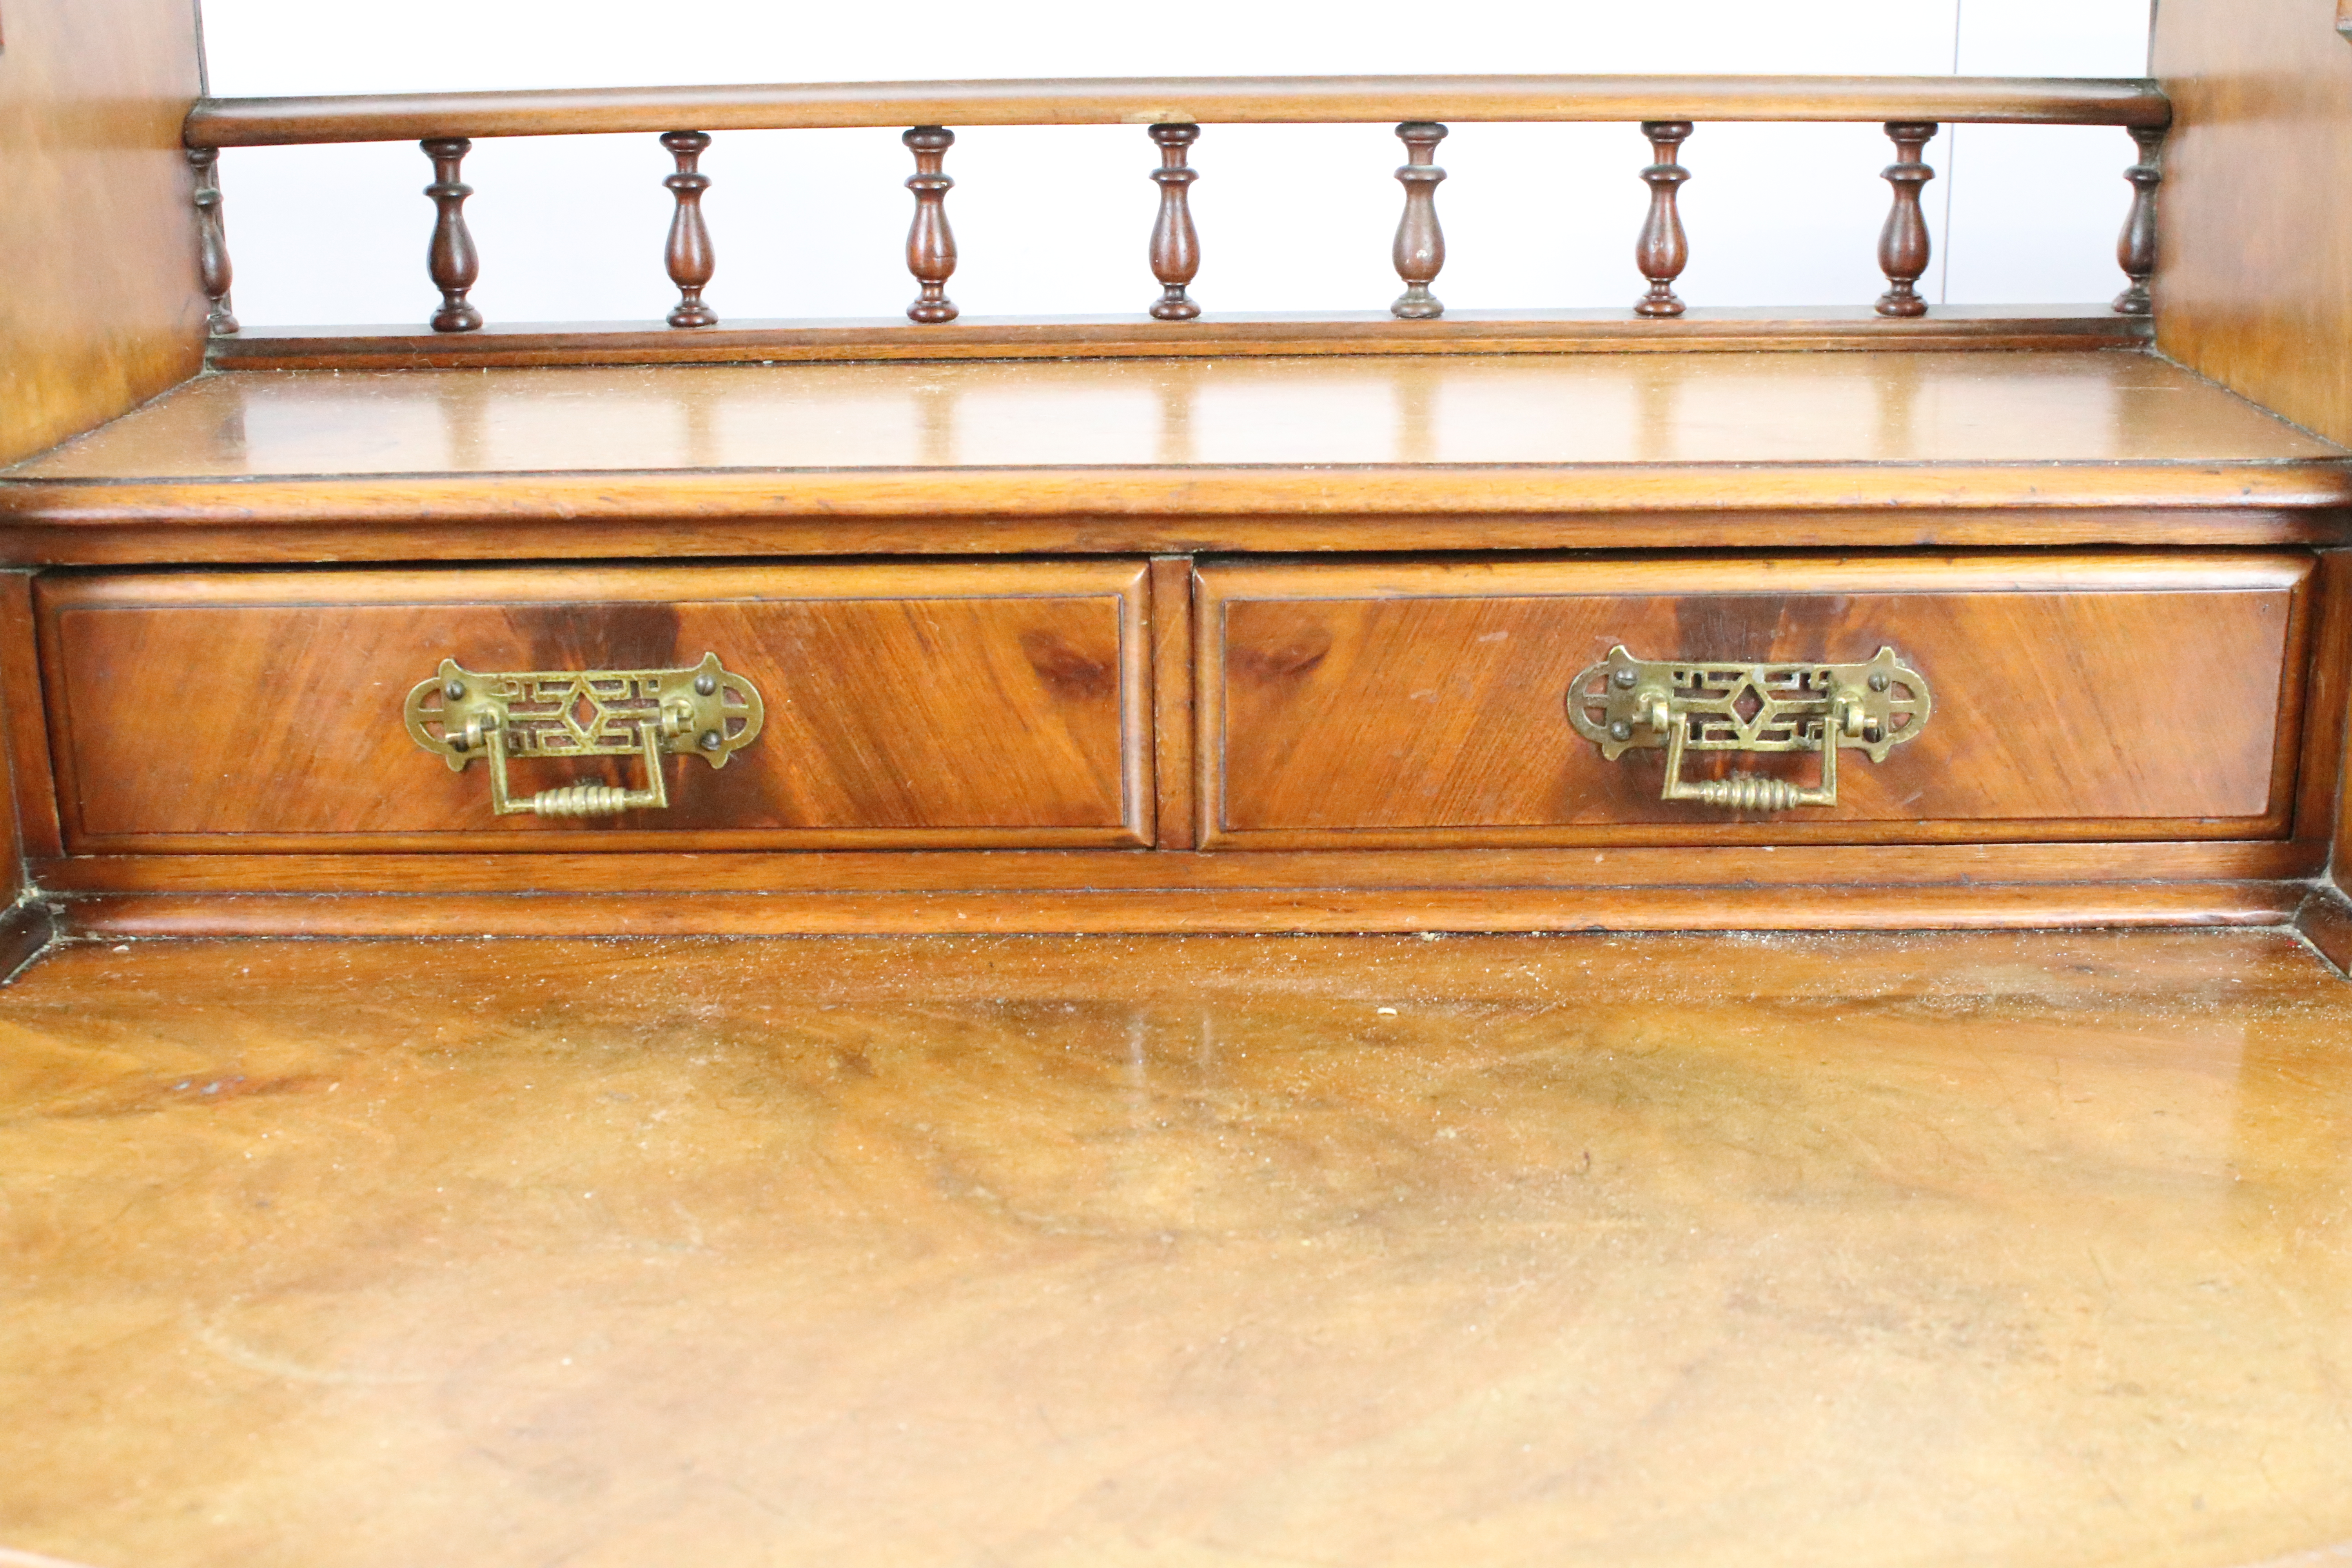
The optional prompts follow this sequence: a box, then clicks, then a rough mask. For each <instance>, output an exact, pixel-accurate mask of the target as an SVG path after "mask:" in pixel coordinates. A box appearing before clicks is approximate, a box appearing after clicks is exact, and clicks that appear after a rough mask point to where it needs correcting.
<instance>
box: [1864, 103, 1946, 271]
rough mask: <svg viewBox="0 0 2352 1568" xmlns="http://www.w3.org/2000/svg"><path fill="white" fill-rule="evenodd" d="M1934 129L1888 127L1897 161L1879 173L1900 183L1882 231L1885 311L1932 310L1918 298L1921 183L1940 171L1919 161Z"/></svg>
mask: <svg viewBox="0 0 2352 1568" xmlns="http://www.w3.org/2000/svg"><path fill="white" fill-rule="evenodd" d="M1935 134H1936V127H1934V126H1933V125H1912V124H1905V123H1901V122H1895V123H1890V124H1889V125H1888V126H1887V127H1886V135H1887V139H1888V140H1889V141H1891V142H1894V143H1895V162H1894V163H1889V164H1888V165H1887V166H1886V167H1885V169H1884V170H1883V171H1881V174H1880V177H1881V178H1883V179H1884V180H1885V182H1886V183H1887V184H1890V185H1892V186H1894V187H1895V208H1894V210H1893V211H1892V212H1890V213H1888V214H1887V215H1886V226H1885V228H1883V229H1880V230H1879V231H1878V269H1879V270H1880V271H1881V272H1884V273H1885V274H1886V281H1887V283H1888V285H1889V287H1888V289H1887V290H1886V292H1885V293H1884V294H1881V295H1880V296H1879V297H1878V313H1879V314H1880V315H1882V316H1924V315H1926V314H1927V300H1922V299H1921V298H1919V290H1918V289H1917V287H1916V285H1917V283H1918V281H1919V275H1920V274H1921V273H1923V272H1925V271H1927V219H1926V218H1925V217H1924V216H1921V215H1920V212H1919V187H1920V186H1922V185H1924V184H1927V182H1928V181H1930V180H1932V179H1934V178H1935V177H1936V171H1935V170H1933V169H1931V168H1929V167H1927V164H1926V163H1922V162H1920V159H1919V150H1920V149H1921V148H1923V147H1925V146H1927V140H1928V138H1929V137H1932V136H1933V135H1935Z"/></svg>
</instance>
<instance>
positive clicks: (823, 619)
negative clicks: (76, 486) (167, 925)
mask: <svg viewBox="0 0 2352 1568" xmlns="http://www.w3.org/2000/svg"><path fill="white" fill-rule="evenodd" d="M1148 591H1149V588H1148V581H1147V573H1146V571H1145V568H1144V565H1143V563H1139V562H1135V561H1087V562H1034V563H1033V562H1006V563H971V564H967V563H951V562H950V563H909V564H898V565H847V564H820V565H805V566H802V565H788V566H748V567H738V566H692V567H679V568H673V569H628V568H595V569H565V568H543V569H542V568H515V569H492V570H460V571H422V572H420V571H414V570H409V571H398V572H394V571H383V570H373V569H353V570H345V571H325V572H289V573H270V572H188V573H173V574H92V575H82V576H58V577H49V578H44V579H42V580H40V582H39V583H38V584H37V605H38V609H39V626H40V637H41V660H42V668H43V679H44V681H45V683H46V688H47V701H48V705H49V731H50V744H51V752H52V756H53V758H54V762H55V767H56V773H57V782H58V805H59V813H60V816H61V818H62V826H63V828H64V832H65V838H66V847H67V848H68V850H69V851H71V852H75V853H85V854H86V853H99V852H124V851H141V852H148V851H199V852H201V851H213V850H219V851H226V850H279V849H284V850H344V849H467V848H471V849H485V850H512V849H557V848H561V849H581V848H604V849H628V848H647V847H662V848H692V847H709V848H826V847H839V848H856V847H996V846H1052V847H1078V846H1097V847H1106V846H1119V847H1132V846H1141V845H1147V844H1149V843H1150V841H1151V800H1152V791H1151V788H1150V763H1151V758H1150V734H1151V722H1150V690H1151V683H1150V670H1149V666H1148V662H1147V661H1148V658H1149V638H1148V637H1146V635H1145V633H1144V628H1145V626H1146V624H1147V616H1148V605H1147V598H1146V595H1147V594H1148ZM706 656H708V657H709V658H715V660H716V663H715V664H713V665H708V666H706V665H705V664H704V660H705V658H706ZM445 660H448V661H452V665H451V668H454V669H455V670H457V671H459V672H461V674H462V679H458V678H451V679H454V680H455V683H456V685H457V686H458V687H460V688H464V687H465V686H466V684H467V681H472V682H473V688H472V689H473V690H474V691H475V692H476V693H478V694H483V693H489V694H496V695H498V696H499V700H502V701H503V700H508V699H511V703H510V705H509V708H507V709H504V710H501V711H502V712H503V713H504V714H505V715H506V717H505V718H504V719H502V720H501V721H499V722H497V723H494V724H493V725H492V726H491V727H492V728H493V729H494V730H496V731H498V732H499V737H500V741H499V748H498V750H499V756H498V757H495V758H494V757H492V756H490V755H488V754H485V751H486V747H487V742H486V741H485V740H484V738H483V737H482V736H481V735H479V734H477V735H476V737H475V741H474V742H473V748H474V749H473V751H472V753H471V754H469V755H457V754H452V752H451V750H450V745H447V744H445V745H442V746H441V747H440V749H439V750H433V749H427V746H426V745H425V744H424V743H421V742H423V741H429V740H432V739H433V738H434V737H435V736H437V735H439V734H440V733H441V731H442V730H443V728H444V727H443V725H442V723H441V718H442V714H441V706H440V705H441V693H442V691H444V690H445V689H447V688H448V686H449V684H450V680H449V679H442V677H443V676H444V675H445V671H444V661H445ZM714 670H716V671H719V672H721V673H723V677H724V679H723V682H722V680H721V679H719V676H716V675H713V674H711V673H710V672H711V671H714ZM599 671H602V672H606V674H607V675H608V676H609V677H610V679H604V680H603V681H601V682H597V681H590V682H589V683H588V684H586V685H583V686H582V687H581V688H580V689H578V690H577V691H576V692H572V691H569V689H567V687H566V683H565V680H564V679H562V678H563V677H565V676H566V675H567V673H568V672H581V673H583V675H586V674H591V673H593V672H599ZM521 676H531V677H539V678H552V679H534V680H532V681H530V682H527V683H526V682H521V681H519V680H518V679H515V678H517V677H521ZM436 681H437V682H438V684H436ZM698 688H699V689H708V690H709V695H708V697H706V698H702V699H700V701H701V704H702V708H703V709H708V710H709V711H708V712H707V713H704V714H703V716H702V718H699V719H698V718H697V717H696V714H697V713H698V712H699V711H701V710H699V709H698V708H697V705H696V704H697V698H696V696H695V693H696V691H697V689H698ZM412 693H415V699H414V702H413V703H412ZM747 693H748V695H747ZM469 700H470V699H469ZM600 704H601V706H600ZM665 704H667V705H668V709H667V710H674V712H675V713H676V715H677V722H676V723H674V724H672V726H671V732H669V733H667V734H666V735H664V736H663V737H662V738H660V739H658V740H657V741H656V742H654V752H655V754H656V756H657V757H658V758H659V761H660V764H661V766H660V773H661V779H660V790H659V793H660V794H661V795H665V796H666V797H667V799H666V805H664V806H663V808H662V809H659V810H655V809H650V808H648V807H647V805H646V796H647V795H650V794H652V793H653V791H652V789H651V786H652V784H653V780H652V779H651V777H650V773H649V770H648V768H647V764H646V757H645V756H644V755H642V754H638V753H637V752H635V750H634V748H635V747H636V746H637V745H638V744H639V742H640V740H641V738H642V737H643V736H644V735H646V734H647V733H649V732H651V731H652V730H653V729H654V728H655V726H654V725H653V723H652V721H650V719H649V718H648V715H650V714H652V713H654V712H656V710H664V705H665ZM412 706H413V707H414V712H412V711H411V710H412ZM722 710H723V714H724V716H723V717H719V714H720V713H721V711H722ZM565 712H572V713H573V714H574V718H575V722H574V723H573V724H572V726H571V727H570V730H569V731H568V734H567V732H566V731H565V727H564V725H563V723H562V715H563V714H564V713H565ZM517 715H520V716H521V718H520V720H519V719H518V718H517ZM412 718H414V719H415V721H416V722H417V726H418V729H419V731H420V732H419V733H417V734H412V732H411V726H410V722H409V721H410V719H412ZM705 721H709V724H708V727H707V728H706V727H705ZM719 729H723V730H725V731H727V733H726V734H725V735H724V736H723V737H721V736H719V735H716V734H714V733H713V731H716V730H719ZM598 737H603V738H604V739H603V740H602V741H601V742H600V741H598V740H597V739H596V738H598ZM452 744H457V745H462V744H463V742H462V741H460V742H453V743H452ZM599 744H601V746H602V750H601V751H600V750H599V749H598V746H599ZM713 756H717V757H719V758H720V759H721V760H722V764H723V765H719V766H715V767H714V766H711V765H709V764H710V762H711V760H712V757H713ZM452 763H462V764H463V765H462V766H458V767H454V768H453V766H452V765H451V764H452ZM497 763H503V765H504V768H505V777H506V782H507V793H508V795H509V797H510V801H511V803H512V809H513V814H512V815H498V814H496V813H494V811H493V808H492V774H493V773H494V771H495V765H496V764H497ZM583 786H584V787H583ZM600 791H601V792H604V793H603V794H601V795H599V794H598V793H597V792H600ZM622 791H634V792H636V793H635V794H634V795H629V796H627V797H626V798H625V799H624V797H623V796H622V795H620V793H619V792H622ZM565 792H568V793H565ZM534 796H537V797H539V805H540V808H541V809H542V810H549V811H551V812H555V811H562V810H569V809H584V810H589V811H593V812H597V813H604V812H614V813H615V814H614V815H595V816H584V817H583V816H568V815H548V816H541V815H537V814H536V813H535V812H534V811H533V810H532V809H531V806H530V803H531V801H532V799H533V797H534Z"/></svg>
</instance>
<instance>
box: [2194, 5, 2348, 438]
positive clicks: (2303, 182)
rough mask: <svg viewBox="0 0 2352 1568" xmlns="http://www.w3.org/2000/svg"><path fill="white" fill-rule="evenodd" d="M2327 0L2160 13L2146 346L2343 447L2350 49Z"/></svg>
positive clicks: (2345, 431) (2345, 424)
mask: <svg viewBox="0 0 2352 1568" xmlns="http://www.w3.org/2000/svg"><path fill="white" fill-rule="evenodd" d="M2155 70H2156V74H2157V76H2158V78H2159V79H2161V81H2162V83H2163V85H2164V88H2165V90H2166V91H2168V93H2170V94H2171V95H2172V102H2173V114H2174V118H2173V129H2172V133H2171V136H2170V138H2169V145H2168V147H2167V149H2166V152H2165V182H2164V189H2163V195H2162V207H2161V225H2162V228H2161V234H2162V240H2161V243H2162V260H2161V263H2160V265H2159V266H2158V271H2157V278H2156V297H2157V342H2158V345H2159V346H2160V347H2161V348H2162V349H2163V350H2164V352H2165V353H2168V354H2170V355H2172V356H2173V357H2174V358H2175V359H2178V360H2180V361H2181V362H2183V363H2186V364H2189V365H2190V366H2192V367H2193V368H2195V369H2197V370H2200V371H2202V372H2204V373H2205V374H2208V375H2210V376H2212V377H2213V378H2214V379H2215V380H2217V381H2220V382H2221V383H2223V384H2226V385H2228V386H2231V387H2233V388H2235V389H2236V390H2238V391H2240V392H2242V393H2244V394H2245V395H2247V396H2249V397H2251V398H2252V399H2254V401H2256V402H2257V403H2262V404H2264V405H2268V406H2270V407H2272V408H2274V409H2276V410H2278V411H2279V412H2280V413H2282V414H2284V415H2285V416H2288V417H2289V418H2291V419H2294V420H2298V421H2300V422H2301V423H2303V424H2305V425H2306V426H2310V427H2311V428H2312V429H2314V430H2316V431H2318V432H2319V433H2320V434H2321V435H2323V436H2326V437H2330V438H2332V439H2334V440H2336V441H2341V442H2347V443H2352V206H2347V204H2346V203H2345V202H2344V201H2343V200H2342V199H2341V193H2342V192H2344V191H2345V190H2347V189H2352V48H2347V47H2345V45H2344V40H2343V39H2341V38H2340V37H2337V36H2336V8H2335V6H2334V5H2331V4H2330V3H2329V0H2164V3H2163V4H2162V5H2158V7H2157V8H2156V44H2155Z"/></svg>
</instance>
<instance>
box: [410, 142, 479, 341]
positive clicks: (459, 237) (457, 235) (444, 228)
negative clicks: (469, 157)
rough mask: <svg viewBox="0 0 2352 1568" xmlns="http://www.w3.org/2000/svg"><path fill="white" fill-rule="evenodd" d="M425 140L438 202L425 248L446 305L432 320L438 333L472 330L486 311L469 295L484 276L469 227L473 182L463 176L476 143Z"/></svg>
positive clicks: (429, 190) (432, 193)
mask: <svg viewBox="0 0 2352 1568" xmlns="http://www.w3.org/2000/svg"><path fill="white" fill-rule="evenodd" d="M420 145H421V146H422V147H423V148H424V150H425V156H426V157H427V158H430V159H432V160H433V183H432V184H429V185H427V186H425V195H426V196H428V197H430V198H431V199H432V202H433V243H432V244H431V245H430V246H428V247H426V250H425V270H426V271H427V272H428V273H430V274H431V276H432V279H433V287H435V288H436V289H440V290H441V308H440V309H439V310H436V311H434V312H433V319H432V321H431V322H430V323H428V324H429V325H430V326H431V327H432V329H433V330H434V331H436V332H470V331H474V330H475V329H476V328H478V327H479V326H480V325H481V324H482V313H481V311H479V310H476V309H475V308H474V307H473V306H472V304H470V303H469V302H467V299H466V295H467V292H468V291H469V290H470V289H472V288H473V287H474V280H475V279H477V278H478V277H479V276H480V275H481V270H482V264H481V258H480V257H479V256H478V255H477V254H476V252H475V249H474V236H473V231H472V230H471V229H469V228H468V227H467V226H466V198H467V197H468V196H470V195H473V194H474V187H473V186H471V185H469V184H466V182H465V181H463V180H461V179H459V178H458V177H457V176H458V173H459V171H460V170H461V169H462V168H463V167H464V165H465V162H466V154H467V153H468V152H469V151H471V150H472V148H473V145H474V144H473V143H472V142H468V141H467V140H466V139H465V138H464V137H462V136H454V137H442V138H437V139H432V140H427V141H425V142H421V143H420Z"/></svg>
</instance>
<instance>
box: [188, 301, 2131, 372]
mask: <svg viewBox="0 0 2352 1568" xmlns="http://www.w3.org/2000/svg"><path fill="white" fill-rule="evenodd" d="M2154 331H2155V329H2154V328H2153V327H2152V326H2151V325H2150V324H2149V323H2148V322H2147V321H2145V320H2133V319H2127V318H2124V317H2119V316H2116V315H2114V314H2112V313H2111V312H2108V311H2104V310H2103V311H2099V312H2097V313H2096V314H2086V313H2084V311H2083V310H2082V309H2081V308H2080V307H2078V306H2070V305H2050V306H2030V305H1982V306H1973V305H1939V306H1937V308H1936V314H1935V316H1934V317H1933V318H1932V319H1922V318H1912V319H1909V320H1897V319H1895V318H1891V317H1885V316H1880V315H1878V314H1876V313H1875V312H1874V311H1872V310H1870V309H1869V308H1868V307H1867V306H1864V307H1861V308H1859V309H1854V310H1847V309H1843V308H1841V307H1837V306H1822V307H1817V308H1811V309H1804V310H1789V309H1746V308H1730V307H1720V308H1712V309H1710V308H1698V309H1694V310H1690V311H1688V312H1686V313H1685V315H1684V316H1682V317H1681V318H1679V319H1678V321H1677V323H1676V324H1675V325H1674V326H1672V327H1666V326H1662V325H1661V324H1660V323H1658V322H1655V321H1643V320H1640V319H1634V320H1628V319H1627V318H1626V317H1625V315H1624V313H1623V312H1622V311H1620V310H1514V311H1501V310H1455V311H1454V312H1453V313H1452V314H1451V315H1450V316H1448V317H1446V318H1444V319H1443V320H1441V321H1435V322H1427V323H1403V322H1400V321H1397V320H1396V319H1395V318H1394V317H1392V316H1391V315H1390V314H1389V313H1388V312H1387V311H1386V310H1381V311H1379V312H1377V313H1373V312H1369V311H1364V312H1356V313H1353V314H1349V313H1347V312H1339V313H1336V314H1322V315H1298V314H1287V315H1251V314H1248V313H1245V312H1234V313H1220V314H1218V315H1216V316H1213V317H1211V318H1209V319H1207V320H1205V321H1204V320H1201V319H1199V318H1194V319H1193V320H1192V321H1188V322H1163V321H1139V320H1138V319H1136V318H1135V317H1132V316H1100V317H1087V316H1059V317H1052V318H1047V319H1043V320H1040V319H1035V318H1025V319H1024V318H1013V317H995V318H991V317H973V316H966V317H963V318H961V320H960V321H957V322H954V323H952V324H947V325H933V326H919V325H917V324H916V323H912V322H908V321H903V320H902V321H846V322H845V321H734V322H732V323H730V325H728V326H725V327H722V328H719V329H717V330H714V331H701V332H698V333H696V334H695V337H694V339H693V341H692V342H691V343H680V342H677V341H676V338H675V335H674V334H671V333H668V332H667V331H664V327H663V323H661V322H658V321H640V322H630V321H602V322H593V323H583V324H581V325H576V326H565V325H563V324H562V323H549V322H538V323H530V322H521V323H508V324H503V325H502V324H499V323H498V322H492V323H490V324H488V325H487V326H485V327H484V328H483V329H482V331H479V332H475V333H468V334H467V335H466V336H464V337H462V338H456V339H450V338H437V337H434V336H432V335H431V334H429V333H425V334H420V333H417V332H415V331H411V330H409V329H406V328H403V327H398V326H385V327H356V326H355V327H324V328H320V327H283V328H278V327H261V328H249V329H247V331H246V332H245V334H244V335H243V336H242V337H240V338H236V339H231V340H226V341H223V342H215V344H214V345H213V350H212V354H213V361H212V362H213V363H214V364H215V366H216V367H217V368H220V369H223V370H447V369H481V368H484V367H502V366H503V367H513V366H530V365H545V366H555V365H566V366H571V365H607V364H665V363H678V364H686V363H690V364H724V363H742V362H745V361H750V362H755V363H761V364H774V363H806V362H810V361H817V362H824V361H831V360H858V361H872V360H890V359H922V360H927V361H929V360H940V359H989V360H1003V359H1065V358H1069V357H1072V356H1074V355H1084V356H1086V357H1088V358H1120V359H1137V358H1144V359H1157V358H1166V357H1169V356H1184V355H1193V356H1203V357H1205V356H1215V357H1217V358H1221V359H1258V358H1266V357H1270V356H1288V355H1298V354H1358V353H1382V354H1470V353H1481V354H1487V353H1682V352H1685V351H1697V352H1707V353H1713V352H1718V351H1723V350H1730V351H1733V352H1745V351H1754V350H1757V349H1792V350H1804V351H1808V352H1813V351H1824V350H1853V349H1862V350H1887V349H1915V350H1916V349H1938V348H1960V349H1993V350H2011V351H2016V350H2028V349H2031V350H2051V349H2056V350H2064V349H2085V348H2089V349H2097V348H2129V347H2135V346H2138V345H2141V344H2143V343H2145V342H2147V341H2148V340H2149V339H2150V338H2151V337H2152V336H2153V334H2154Z"/></svg>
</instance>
